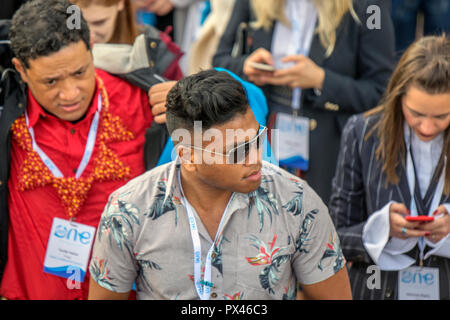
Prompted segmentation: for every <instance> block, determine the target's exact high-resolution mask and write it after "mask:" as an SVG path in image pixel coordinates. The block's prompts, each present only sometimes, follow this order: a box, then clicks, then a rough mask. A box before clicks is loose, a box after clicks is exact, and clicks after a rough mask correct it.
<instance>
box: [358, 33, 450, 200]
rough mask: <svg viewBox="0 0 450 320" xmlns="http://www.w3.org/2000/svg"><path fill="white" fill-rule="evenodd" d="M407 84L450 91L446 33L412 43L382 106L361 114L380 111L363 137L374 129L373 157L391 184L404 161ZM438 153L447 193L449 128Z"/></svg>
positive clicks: (430, 90)
mask: <svg viewBox="0 0 450 320" xmlns="http://www.w3.org/2000/svg"><path fill="white" fill-rule="evenodd" d="M411 86H415V87H417V88H419V89H420V90H423V91H425V92H427V93H428V94H430V95H434V94H447V93H450V39H449V38H448V37H447V36H446V35H442V36H428V37H424V38H421V39H419V40H418V41H416V42H415V43H413V44H412V45H411V46H410V47H409V48H408V50H407V51H406V52H405V53H404V54H403V56H402V58H401V59H400V61H399V63H398V65H397V68H396V69H395V70H394V73H393V74H392V77H391V79H390V82H389V85H388V87H387V90H386V93H385V96H384V98H383V101H382V105H381V106H380V107H377V108H375V109H372V110H370V111H368V112H366V114H365V116H366V117H368V116H371V115H374V114H381V118H380V121H378V123H377V125H376V126H375V127H374V128H373V129H372V130H371V131H370V132H369V133H368V134H367V135H366V137H365V138H366V139H368V138H369V137H370V136H371V135H372V134H373V132H375V131H376V133H377V135H378V138H379V140H380V145H379V146H378V148H377V150H376V156H377V158H378V159H379V160H381V161H382V164H383V167H382V170H383V173H384V174H385V175H386V181H387V182H388V183H391V184H397V183H398V182H399V177H398V175H397V168H398V166H399V165H400V164H402V163H403V164H404V161H405V153H406V146H405V142H404V139H402V137H403V124H404V121H405V120H404V119H405V118H404V115H403V111H402V97H403V96H404V95H405V94H406V93H407V91H408V90H409V88H410V87H411ZM442 152H443V154H444V155H445V156H446V157H447V162H446V171H445V186H444V194H445V195H446V196H449V195H450V128H447V129H446V130H445V133H444V149H443V151H442Z"/></svg>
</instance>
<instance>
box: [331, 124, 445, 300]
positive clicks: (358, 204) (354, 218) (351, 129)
mask: <svg viewBox="0 0 450 320" xmlns="http://www.w3.org/2000/svg"><path fill="white" fill-rule="evenodd" d="M379 119H380V115H373V116H370V117H368V118H365V117H364V116H363V115H357V116H353V117H351V118H350V119H349V121H348V122H347V125H346V126H345V128H344V132H343V134H342V141H341V151H340V153H339V159H338V165H337V169H336V176H335V177H334V179H333V189H332V196H331V199H330V203H329V209H330V214H331V216H332V219H333V221H334V224H335V227H336V229H337V231H338V234H339V239H340V241H341V248H342V250H343V253H344V256H345V257H346V259H347V260H348V261H352V262H353V266H352V267H351V268H350V270H349V274H350V281H351V284H352V292H353V298H354V299H396V298H397V281H398V277H397V274H398V273H397V272H392V271H391V272H384V271H382V272H381V289H380V290H369V289H368V288H367V279H368V277H369V276H370V275H371V274H372V273H369V274H368V273H367V267H368V266H369V265H373V264H374V262H373V261H372V259H371V258H370V256H369V255H368V253H367V252H366V250H365V248H364V246H363V242H362V231H363V227H364V225H365V223H366V221H367V219H368V217H369V216H370V215H371V214H373V213H374V212H375V211H377V210H380V209H381V208H383V207H384V206H385V205H386V204H387V203H388V202H389V201H391V200H393V201H395V202H399V203H403V204H405V205H406V206H407V207H409V205H410V202H411V194H410V193H409V187H408V180H407V178H406V170H405V166H404V163H402V164H401V165H400V166H399V167H398V169H397V174H398V176H399V177H400V181H399V183H398V184H396V185H392V184H389V185H387V187H386V184H385V182H386V180H385V175H384V174H383V173H382V163H381V162H380V161H378V160H377V159H376V155H375V151H376V148H377V147H378V146H379V139H378V136H377V133H376V132H375V133H374V134H372V135H371V136H370V138H369V139H367V141H366V140H365V139H364V137H365V136H366V135H367V133H368V132H370V130H371V129H372V128H373V127H374V125H375V124H376V123H377V121H378V120H379ZM397 138H398V139H402V137H397ZM449 202H450V197H445V196H443V197H442V198H441V202H440V203H441V204H442V203H449ZM407 254H408V255H409V256H411V257H412V258H414V259H416V261H418V258H419V250H418V249H417V246H416V248H414V249H413V250H411V251H410V252H409V253H407ZM424 266H425V267H438V268H439V277H440V283H439V285H440V296H441V299H450V290H449V289H450V278H449V277H450V271H449V270H450V259H446V258H442V257H439V256H431V257H430V258H428V259H427V260H424Z"/></svg>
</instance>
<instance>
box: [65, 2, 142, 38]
mask: <svg viewBox="0 0 450 320" xmlns="http://www.w3.org/2000/svg"><path fill="white" fill-rule="evenodd" d="M72 2H73V3H74V4H76V5H78V6H79V7H80V8H81V10H82V11H83V16H84V17H85V19H86V21H87V22H88V24H89V30H90V31H91V41H92V42H93V43H122V44H130V45H132V44H133V42H134V40H135V39H136V37H137V36H138V34H139V32H138V26H137V24H136V21H135V12H134V10H133V7H132V5H131V2H130V0H74V1H72Z"/></svg>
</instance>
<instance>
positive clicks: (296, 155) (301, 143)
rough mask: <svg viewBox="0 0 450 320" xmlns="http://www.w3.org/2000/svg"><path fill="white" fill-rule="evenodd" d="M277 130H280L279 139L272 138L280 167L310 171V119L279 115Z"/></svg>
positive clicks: (276, 124)
mask: <svg viewBox="0 0 450 320" xmlns="http://www.w3.org/2000/svg"><path fill="white" fill-rule="evenodd" d="M275 128H276V129H278V132H277V134H278V138H277V139H273V138H272V143H273V145H274V150H275V154H276V157H277V160H278V162H279V163H280V165H285V166H287V167H290V168H297V169H300V170H303V171H306V170H308V167H309V119H308V118H305V117H298V116H297V117H294V116H292V115H290V114H286V113H278V114H277V118H276V121H275Z"/></svg>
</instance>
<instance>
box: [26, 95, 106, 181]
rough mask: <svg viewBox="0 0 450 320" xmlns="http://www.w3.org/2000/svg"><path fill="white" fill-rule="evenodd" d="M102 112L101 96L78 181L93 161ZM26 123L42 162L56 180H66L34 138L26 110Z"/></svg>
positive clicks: (78, 172)
mask: <svg viewBox="0 0 450 320" xmlns="http://www.w3.org/2000/svg"><path fill="white" fill-rule="evenodd" d="M101 110H102V97H101V95H100V94H99V95H98V108H97V111H96V112H95V116H94V119H93V120H92V123H91V127H90V129H89V134H88V139H87V142H86V147H85V149H84V154H83V158H82V159H81V162H80V165H79V166H78V169H77V171H76V174H75V177H76V178H77V179H78V178H80V177H81V175H82V174H83V172H84V170H85V169H86V166H87V165H88V163H89V160H90V159H91V156H92V152H93V150H94V146H95V140H96V138H97V131H98V123H99V119H100V111H101ZM25 121H26V123H27V128H28V131H29V132H30V136H31V141H32V145H33V150H34V151H35V152H36V153H37V154H38V155H39V157H40V158H41V160H42V162H43V163H44V164H45V165H46V166H47V168H48V169H49V170H50V171H51V173H52V174H53V176H55V177H56V178H64V175H63V174H62V173H61V171H60V170H59V168H58V167H57V166H56V164H55V163H54V162H53V161H52V160H51V159H50V158H49V156H47V154H46V153H45V152H44V151H43V150H42V149H41V148H40V147H39V146H38V144H37V143H36V138H35V136H34V130H33V128H32V127H29V120H28V114H27V112H26V110H25Z"/></svg>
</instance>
